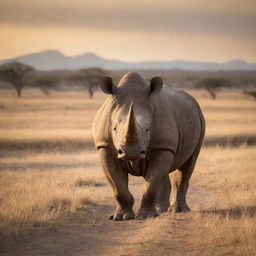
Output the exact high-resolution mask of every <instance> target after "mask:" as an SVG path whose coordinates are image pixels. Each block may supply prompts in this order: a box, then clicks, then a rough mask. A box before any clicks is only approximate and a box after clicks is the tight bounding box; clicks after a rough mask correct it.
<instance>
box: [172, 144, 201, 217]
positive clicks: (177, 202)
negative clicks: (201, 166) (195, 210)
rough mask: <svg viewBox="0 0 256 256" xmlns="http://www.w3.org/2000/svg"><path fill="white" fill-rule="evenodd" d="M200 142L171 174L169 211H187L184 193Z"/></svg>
mask: <svg viewBox="0 0 256 256" xmlns="http://www.w3.org/2000/svg"><path fill="white" fill-rule="evenodd" d="M200 148H201V144H199V145H198V147H197V148H196V150H195V152H194V153H193V154H192V156H191V157H190V158H189V159H188V161H187V162H186V163H185V164H184V165H183V166H181V167H180V168H179V170H176V171H175V172H173V173H172V174H171V184H172V190H171V206H170V208H169V209H168V212H170V213H176V212H189V211H190V208H189V206H188V205H187V202H186V195H187V191H188V186H189V180H190V177H191V175H192V173H193V171H194V168H195V164H196V160H197V157H198V155H199V152H200Z"/></svg>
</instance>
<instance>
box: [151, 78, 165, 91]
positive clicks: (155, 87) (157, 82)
mask: <svg viewBox="0 0 256 256" xmlns="http://www.w3.org/2000/svg"><path fill="white" fill-rule="evenodd" d="M162 87H163V80H162V78H161V77H159V76H156V77H153V78H152V79H151V81H150V91H149V94H150V95H153V94H157V93H159V92H160V91H161V89H162Z"/></svg>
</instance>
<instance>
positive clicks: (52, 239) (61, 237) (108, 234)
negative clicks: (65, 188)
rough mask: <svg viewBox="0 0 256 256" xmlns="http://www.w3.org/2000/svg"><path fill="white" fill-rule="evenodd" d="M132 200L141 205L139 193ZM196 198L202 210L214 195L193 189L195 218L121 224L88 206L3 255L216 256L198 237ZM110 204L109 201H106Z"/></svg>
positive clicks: (106, 209)
mask: <svg viewBox="0 0 256 256" xmlns="http://www.w3.org/2000/svg"><path fill="white" fill-rule="evenodd" d="M140 185H141V183H138V182H134V183H133V184H132V189H133V190H134V191H138V189H137V187H139V186H140ZM135 194H136V195H135V198H136V201H139V198H138V197H139V193H138V192H137V193H135ZM198 198H200V204H204V203H205V202H207V201H209V200H213V195H212V194H210V193H209V192H208V191H207V190H206V189H204V188H201V187H195V186H191V188H190V191H189V198H188V201H189V202H190V205H191V207H192V209H195V210H194V211H193V212H191V213H187V214H176V215H174V216H168V215H167V214H164V215H162V216H160V217H159V218H155V219H148V220H131V221H125V222H113V221H109V220H107V218H106V216H107V215H108V214H109V213H110V212H111V211H112V210H113V209H114V205H110V204H105V205H91V206H90V207H87V208H82V209H80V210H78V211H76V212H75V213H72V214H70V216H68V217H66V218H65V219H64V220H63V221H61V222H60V223H58V224H56V225H54V227H52V228H51V229H50V230H48V231H46V232H43V233H36V234H33V235H28V236H26V237H23V238H21V239H19V240H18V241H17V242H16V243H15V246H12V248H8V249H7V250H5V252H3V253H2V254H1V255H3V256H7V255H8V256H11V255H17V256H18V255H19V256H21V255H26V256H32V255H33V256H34V255H40V256H43V255H45V256H51V255H54V256H60V255H61V256H78V255H79V256H83V255H94V256H95V255H108V256H112V255H115V256H116V255H118V256H121V255H122V256H128V255H129V256H132V255H175V256H176V255H214V248H209V247H208V246H207V245H206V244H205V243H204V242H203V240H202V239H201V237H200V235H198V233H197V225H198V223H199V221H200V220H199V218H198V215H199V214H198V212H197V209H198V207H199V204H198V202H199V200H198ZM112 201H113V200H112V199H111V198H110V197H106V199H105V202H112Z"/></svg>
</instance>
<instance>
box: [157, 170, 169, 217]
mask: <svg viewBox="0 0 256 256" xmlns="http://www.w3.org/2000/svg"><path fill="white" fill-rule="evenodd" d="M170 193H171V183H170V178H169V175H167V176H166V178H165V180H164V182H163V184H162V186H161V187H160V189H159V192H158V196H157V203H156V207H157V210H158V213H163V212H167V210H168V208H169V206H170V202H169V200H170Z"/></svg>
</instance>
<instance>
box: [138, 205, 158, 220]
mask: <svg viewBox="0 0 256 256" xmlns="http://www.w3.org/2000/svg"><path fill="white" fill-rule="evenodd" d="M157 216H158V213H157V210H156V209H155V208H153V209H145V208H141V209H139V211H138V212H137V214H136V219H146V218H154V217H157Z"/></svg>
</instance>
